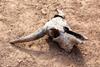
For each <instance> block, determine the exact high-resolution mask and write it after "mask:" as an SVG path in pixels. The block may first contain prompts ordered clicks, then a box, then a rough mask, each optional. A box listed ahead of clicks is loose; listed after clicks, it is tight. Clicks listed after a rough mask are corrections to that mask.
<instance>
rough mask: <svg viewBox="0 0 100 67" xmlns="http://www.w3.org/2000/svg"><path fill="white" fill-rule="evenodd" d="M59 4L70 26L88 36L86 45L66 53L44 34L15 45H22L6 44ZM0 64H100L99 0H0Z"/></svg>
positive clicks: (12, 66) (21, 66)
mask: <svg viewBox="0 0 100 67" xmlns="http://www.w3.org/2000/svg"><path fill="white" fill-rule="evenodd" d="M59 6H63V9H64V12H65V15H66V20H67V21H68V23H69V25H70V26H71V27H72V29H73V30H75V31H77V32H80V33H83V34H84V35H86V36H87V37H88V38H89V40H88V41H87V42H86V43H85V44H83V45H79V46H77V47H74V49H73V51H72V53H69V54H68V53H66V52H64V51H63V50H61V49H60V48H59V47H58V46H56V44H55V43H52V42H50V41H49V40H47V37H46V36H45V37H43V38H41V39H39V40H36V41H33V42H29V43H22V44H16V45H20V46H21V47H23V48H19V47H14V46H12V45H11V44H9V41H10V40H12V39H15V38H17V37H20V36H23V35H27V34H29V33H32V32H34V31H35V30H37V29H38V28H40V27H42V26H43V25H44V24H45V23H46V22H47V21H48V20H50V18H52V17H53V16H54V14H56V11H55V9H56V8H58V7H59ZM29 45H32V46H31V47H28V46H29ZM24 48H25V49H24ZM0 67H100V0H0Z"/></svg>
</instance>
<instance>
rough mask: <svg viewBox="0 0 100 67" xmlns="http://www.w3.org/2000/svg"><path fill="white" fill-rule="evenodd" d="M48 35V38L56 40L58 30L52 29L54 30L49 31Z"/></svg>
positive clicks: (58, 33)
mask: <svg viewBox="0 0 100 67" xmlns="http://www.w3.org/2000/svg"><path fill="white" fill-rule="evenodd" d="M49 33H50V36H51V37H52V38H56V37H58V36H59V35H60V32H59V30H57V29H54V28H52V29H50V32H49Z"/></svg>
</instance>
